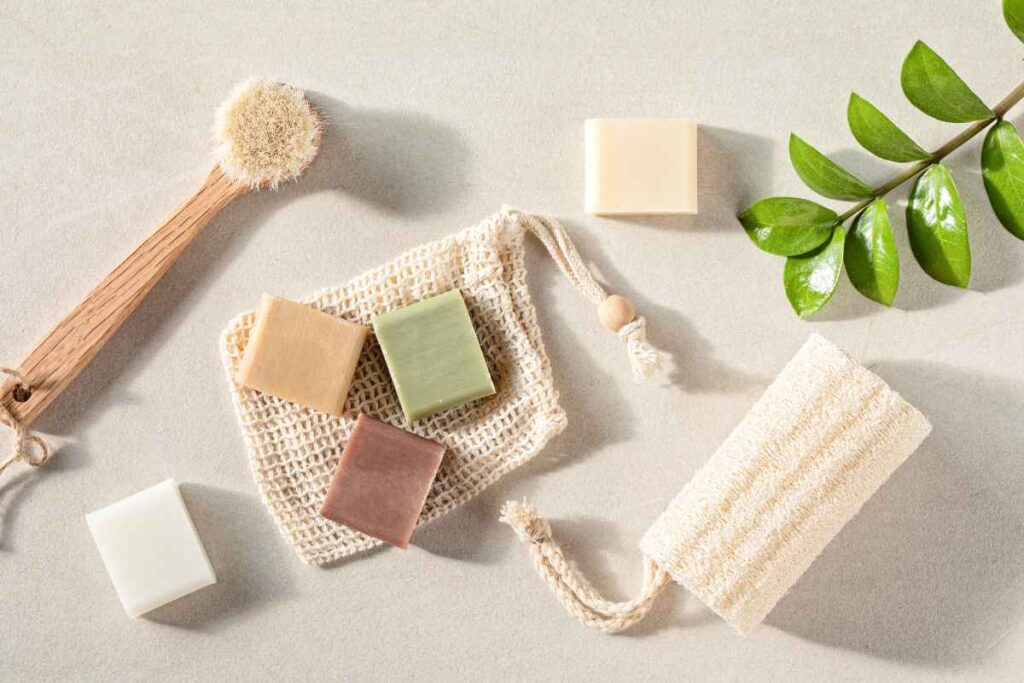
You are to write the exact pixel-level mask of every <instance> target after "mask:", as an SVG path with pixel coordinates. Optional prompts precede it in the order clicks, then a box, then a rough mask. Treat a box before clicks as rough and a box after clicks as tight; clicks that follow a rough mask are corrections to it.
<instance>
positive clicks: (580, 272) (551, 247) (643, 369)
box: [503, 206, 671, 382]
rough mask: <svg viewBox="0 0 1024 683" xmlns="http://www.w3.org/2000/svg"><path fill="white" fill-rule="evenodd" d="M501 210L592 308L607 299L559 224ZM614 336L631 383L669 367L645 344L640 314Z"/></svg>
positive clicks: (663, 357) (660, 353) (665, 358)
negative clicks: (529, 235) (622, 345)
mask: <svg viewBox="0 0 1024 683" xmlns="http://www.w3.org/2000/svg"><path fill="white" fill-rule="evenodd" d="M503 210H504V211H505V212H506V213H508V214H510V215H511V216H512V218H513V220H516V221H519V222H520V224H521V225H522V226H523V227H524V228H526V229H527V230H529V231H530V232H531V233H533V235H534V236H535V237H536V238H537V239H538V240H540V242H541V244H543V245H544V248H545V249H547V252H548V254H549V255H550V256H551V258H552V259H553V260H554V262H555V264H556V265H557V266H558V268H559V269H560V270H561V271H562V273H563V274H564V275H565V277H566V278H567V279H568V280H569V282H570V283H572V286H573V287H574V288H575V289H576V291H578V292H579V293H580V294H582V295H583V296H584V298H586V299H589V300H590V302H591V303H593V304H594V305H595V306H600V305H601V303H602V302H603V301H604V300H605V299H607V298H608V293H607V292H606V291H605V289H604V287H602V286H601V284H600V283H599V282H598V281H597V279H596V278H594V274H593V273H591V272H590V268H588V267H587V265H586V263H584V262H583V258H582V257H581V256H580V254H579V252H578V251H577V250H576V245H574V244H573V243H572V239H570V237H569V233H568V232H566V230H565V228H564V227H562V225H561V223H559V222H558V221H556V220H555V219H554V218H551V217H549V216H542V215H540V214H528V213H523V212H521V211H518V210H517V209H514V208H512V207H510V206H505V207H504V208H503ZM618 335H619V339H620V340H621V341H622V342H623V343H625V345H626V355H627V356H629V365H630V368H631V369H632V371H633V379H634V380H636V381H638V382H639V381H640V380H642V379H647V378H649V377H651V376H652V375H654V374H655V372H657V371H658V370H659V369H661V368H663V367H665V366H666V365H668V364H669V362H670V360H671V357H670V356H669V354H667V353H665V352H664V351H659V350H658V349H657V348H655V347H654V346H653V345H652V344H651V343H650V342H649V341H647V321H646V320H645V319H644V317H643V316H642V315H641V316H636V317H634V318H633V319H632V320H631V321H630V322H628V323H626V324H625V325H624V326H623V327H622V328H620V329H619V331H618Z"/></svg>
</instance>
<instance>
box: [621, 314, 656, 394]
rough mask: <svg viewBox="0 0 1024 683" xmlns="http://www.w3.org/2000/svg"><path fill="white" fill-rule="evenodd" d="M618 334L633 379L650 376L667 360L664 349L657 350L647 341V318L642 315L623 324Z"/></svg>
mask: <svg viewBox="0 0 1024 683" xmlns="http://www.w3.org/2000/svg"><path fill="white" fill-rule="evenodd" d="M618 334H619V339H621V340H622V341H623V343H625V345H626V353H627V354H628V355H629V365H630V367H631V368H632V370H633V379H635V380H638V381H639V380H641V379H647V378H649V377H651V376H652V375H654V373H655V372H657V371H658V369H659V368H661V367H662V366H663V365H664V364H665V363H666V361H667V360H668V355H667V354H666V353H665V352H664V351H659V350H658V349H656V348H654V346H652V345H651V343H650V342H649V341H647V320H646V318H644V317H643V316H642V315H638V316H637V317H635V318H633V320H632V321H631V322H628V323H626V324H625V325H623V326H622V328H621V329H620V330H619V332H618Z"/></svg>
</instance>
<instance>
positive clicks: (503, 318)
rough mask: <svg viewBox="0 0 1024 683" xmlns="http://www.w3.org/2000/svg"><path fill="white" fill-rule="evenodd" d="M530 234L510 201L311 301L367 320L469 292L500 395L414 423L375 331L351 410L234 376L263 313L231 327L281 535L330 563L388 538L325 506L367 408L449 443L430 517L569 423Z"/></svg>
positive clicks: (252, 441) (261, 478)
mask: <svg viewBox="0 0 1024 683" xmlns="http://www.w3.org/2000/svg"><path fill="white" fill-rule="evenodd" d="M526 232H527V231H526V229H525V228H524V227H523V224H522V221H521V220H519V219H518V217H517V216H516V215H515V213H514V212H508V211H502V212H500V213H498V214H495V215H494V216H492V217H491V218H489V219H487V220H485V221H483V222H482V223H480V224H479V225H476V226H473V227H470V228H467V229H465V230H462V231H461V232H459V233H457V234H455V235H452V236H450V237H447V238H445V239H442V240H439V241H437V242H433V243H430V244H426V245H423V246H421V247H418V248H416V249H413V250H410V251H408V252H406V253H404V254H402V255H401V256H399V257H398V258H396V259H394V260H393V261H391V262H390V263H387V264H386V265H384V266H381V267H380V268H377V269H375V270H371V271H369V272H367V273H364V274H363V275H360V276H359V277H356V278H355V279H353V280H351V281H350V282H348V283H347V284H345V285H342V286H341V287H337V288H335V289H330V290H327V291H324V292H321V293H320V294H318V295H317V296H314V297H313V298H311V299H308V300H307V301H308V303H310V304H312V305H313V306H315V307H316V308H318V309H320V310H322V311H324V312H325V313H328V314H330V315H334V316H337V317H339V318H342V319H344V320H348V321H351V322H355V323H359V324H361V325H366V326H369V325H370V321H371V319H372V318H373V316H374V315H377V314H380V313H386V312H388V311H393V310H395V309H398V308H401V307H403V306H407V305H409V304H411V303H414V302H416V301H420V300H422V299H426V298H428V297H431V296H434V295H436V294H440V293H442V292H445V291H448V290H450V289H452V288H456V287H457V288H458V289H459V290H460V291H461V292H462V295H463V297H464V298H465V300H466V304H467V306H468V308H469V312H470V316H471V317H472V319H473V324H474V326H475V328H476V332H477V337H478V338H479V340H480V344H481V346H482V348H483V351H484V357H485V358H487V361H488V364H489V369H490V372H491V376H492V378H493V379H494V383H495V387H496V389H497V394H496V395H495V396H492V397H490V398H487V399H483V400H480V401H476V402H473V403H470V404H468V405H464V406H461V407H459V408H455V409H453V410H449V411H446V412H444V413H440V414H438V415H435V416H433V417H430V418H427V419H425V420H420V421H417V422H415V423H414V424H412V425H409V424H408V423H407V422H406V421H405V418H404V417H403V415H402V410H401V407H400V406H399V404H398V398H397V396H396V395H395V391H394V388H393V387H392V385H391V380H390V379H389V377H388V372H387V367H386V366H385V364H384V358H383V356H382V354H381V351H380V347H379V346H378V345H377V343H376V340H375V339H374V338H373V337H372V336H371V338H370V339H368V340H367V343H366V346H365V347H364V349H363V355H362V357H361V359H360V362H359V366H358V368H357V369H356V374H355V377H354V379H353V382H352V387H351V389H350V392H349V397H348V402H347V403H346V413H345V416H344V417H331V416H330V415H326V414H324V413H321V412H318V411H315V410H311V409H308V408H304V407H302V406H299V405H296V404H294V403H289V402H287V401H284V400H281V399H277V398H274V397H272V396H268V395H265V394H261V393H260V392H257V391H253V390H250V389H246V388H245V387H242V386H240V385H238V384H236V383H235V381H234V375H235V371H236V370H237V368H238V365H239V363H240V362H241V359H242V354H243V352H244V350H245V346H246V343H247V341H248V339H249V334H250V332H251V330H252V326H253V323H254V322H255V316H256V314H255V311H250V312H248V313H245V314H243V315H241V316H240V317H238V318H237V319H236V320H235V321H233V322H232V323H231V324H230V326H229V327H228V328H227V330H226V331H225V333H224V335H223V339H222V351H223V357H224V363H225V367H226V369H227V373H228V379H229V383H230V386H231V391H232V394H233V398H234V403H235V408H236V411H237V414H238V420H239V423H240V425H241V430H242V436H243V438H244V441H245V444H246V447H247V450H248V454H249V461H250V464H251V466H252V471H253V476H254V477H255V479H256V484H257V486H258V487H259V490H260V493H261V496H262V498H263V502H264V503H265V504H266V506H267V508H268V509H269V511H270V513H271V515H273V517H274V519H275V520H276V522H277V525H278V528H279V529H280V531H281V533H282V534H283V535H284V537H285V538H286V539H287V540H288V541H289V543H291V544H292V545H293V546H294V547H295V549H296V550H297V551H298V553H299V555H300V557H301V558H302V559H303V560H304V561H305V562H307V563H309V564H312V565H323V564H326V563H328V562H331V561H333V560H337V559H339V558H342V557H345V556H348V555H351V554H353V553H356V552H358V551H361V550H366V549H368V548H372V547H374V546H377V545H380V543H381V542H380V541H378V540H377V539H375V538H372V537H370V536H366V535H364V534H361V533H359V532H357V531H353V530H352V529H349V528H347V527H345V526H343V525H340V524H336V523H334V522H331V521H328V520H326V519H324V518H322V517H321V516H320V515H319V514H318V511H319V509H320V505H321V504H322V503H323V500H324V496H325V495H326V493H327V489H328V487H329V486H330V483H331V477H332V476H333V474H334V471H335V470H336V469H337V467H338V462H339V460H340V458H341V451H342V448H343V447H344V445H345V443H346V442H347V441H348V438H349V436H350V435H351V433H352V428H353V427H354V425H355V417H356V415H357V414H358V413H360V412H363V413H366V414H367V415H371V416H373V417H376V418H378V419H381V420H383V421H385V422H388V423H390V424H392V425H395V426H397V427H401V428H402V429H407V430H409V431H411V432H413V433H415V434H419V435H421V436H424V437H426V438H428V439H433V440H435V441H440V442H442V443H444V444H445V446H446V447H447V451H446V453H445V456H444V460H443V461H442V463H441V469H440V471H439V472H438V475H437V478H436V479H435V481H434V484H433V487H432V488H431V490H430V493H429V495H428V496H427V501H426V505H425V506H424V508H423V513H422V514H421V516H420V523H423V522H426V521H428V520H431V519H434V518H436V517H438V516H440V515H442V514H444V513H445V512H447V511H449V510H451V509H453V508H454V507H456V506H457V505H460V504H461V503H464V502H466V501H468V500H470V499H471V498H473V497H474V496H476V495H477V494H479V493H480V492H481V491H483V490H484V489H485V488H486V487H487V486H489V485H490V484H493V483H494V482H495V481H497V480H498V479H500V478H501V477H502V476H503V475H505V474H506V473H508V472H510V471H511V470H513V469H515V468H516V467H518V466H519V465H522V464H523V463H525V462H526V461H528V460H530V459H531V458H533V457H534V456H535V455H536V454H537V453H538V452H540V450H541V449H542V448H543V447H544V445H545V444H546V443H547V442H548V440H550V439H551V438H552V437H553V436H555V435H556V434H558V433H559V432H561V431H562V430H563V429H564V428H565V425H566V417H565V413H564V412H563V411H562V409H561V407H560V406H559V404H558V394H557V392H556V391H555V387H554V383H553V381H552V377H551V367H550V364H549V362H548V358H547V355H546V354H545V352H544V346H543V343H542V341H541V335H540V328H539V327H538V325H537V318H536V312H535V310H534V307H533V304H532V303H531V301H530V295H529V292H528V291H527V287H526V266H525V263H524V250H523V239H524V236H525V234H526ZM414 538H415V537H414Z"/></svg>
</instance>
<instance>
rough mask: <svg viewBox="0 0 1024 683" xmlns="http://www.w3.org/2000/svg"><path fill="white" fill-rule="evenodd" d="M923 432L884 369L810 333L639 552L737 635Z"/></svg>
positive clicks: (926, 427)
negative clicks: (875, 369)
mask: <svg viewBox="0 0 1024 683" xmlns="http://www.w3.org/2000/svg"><path fill="white" fill-rule="evenodd" d="M930 431H931V425H930V424H929V423H928V420H927V419H926V418H925V417H924V415H922V414H921V413H920V412H919V411H918V410H917V409H916V408H914V407H913V406H912V405H910V404H909V403H907V402H906V401H905V400H904V399H903V398H902V397H901V396H900V395H899V394H898V393H896V392H895V391H893V390H892V389H891V388H889V386H888V385H887V384H886V383H885V382H884V381H883V380H882V379H881V378H880V377H878V376H877V375H875V374H874V373H873V372H871V371H870V370H868V369H866V368H864V367H863V366H861V365H860V364H858V363H857V362H856V361H854V360H853V359H852V358H850V357H849V356H847V355H846V354H845V353H844V352H843V351H842V350H841V349H839V347H837V346H835V345H834V344H832V343H831V342H829V341H828V340H826V339H824V338H823V337H820V336H818V335H812V336H811V338H810V339H809V340H808V341H807V343H806V344H804V346H803V348H801V349H800V351H799V353H797V354H796V356H794V357H793V359H792V360H791V361H790V362H789V363H788V364H787V365H786V367H785V368H784V369H783V370H782V372H781V373H780V374H779V376H778V377H777V378H776V379H775V381H774V382H773V383H772V384H771V386H770V387H768V389H767V390H766V391H765V393H764V394H763V395H762V396H761V398H760V399H759V400H758V402H757V403H756V404H755V405H754V407H753V408H751V410H750V412H749V413H747V416H746V417H744V418H743V421H742V422H741V423H740V424H739V426H737V427H736V429H735V430H734V431H733V432H732V434H730V435H729V438H727V439H726V440H725V442H724V443H723V444H722V445H721V446H720V447H719V448H718V450H717V451H716V452H715V454H714V455H713V456H712V457H711V459H710V460H708V461H707V462H706V463H705V464H704V466H703V467H701V468H700V470H698V471H697V473H696V474H695V475H694V477H693V479H691V480H690V481H689V482H688V483H687V484H686V486H684V487H683V489H682V490H681V491H680V492H679V494H678V495H677V496H676V497H675V499H674V500H673V501H672V503H671V504H670V505H669V506H668V509H666V510H665V512H663V513H662V514H661V516H659V517H658V519H657V520H656V521H655V522H654V524H653V525H652V526H651V528H650V529H649V530H648V531H647V533H646V534H645V535H644V537H643V540H642V541H641V543H640V548H641V549H642V550H643V553H644V555H645V556H646V557H647V558H649V559H650V560H653V561H654V562H655V563H657V565H658V566H659V567H660V568H661V569H662V570H663V571H665V572H667V573H668V574H669V575H670V576H671V577H672V579H673V580H674V581H676V582H677V583H679V584H681V585H682V586H684V587H686V588H687V590H689V591H690V592H691V593H693V594H694V595H695V596H697V597H698V598H699V599H700V600H701V601H702V602H704V604H706V605H707V606H708V607H710V608H711V609H712V610H714V611H715V612H716V613H717V614H719V615H720V616H721V617H722V618H723V619H725V621H726V622H728V623H729V625H731V626H732V627H733V628H734V629H736V631H738V632H739V633H741V634H745V633H747V632H749V631H750V630H751V629H752V628H754V627H755V626H756V625H757V624H759V623H761V621H762V620H763V619H764V618H765V616H767V614H768V613H769V612H770V611H771V610H772V608H773V607H774V606H775V604H776V603H777V602H778V601H779V600H780V599H781V598H782V596H783V595H785V593H786V591H788V590H789V589H790V587H791V586H792V585H793V584H794V583H796V581H797V579H799V578H800V576H801V575H802V574H803V573H804V571H805V570H806V569H807V568H808V567H809V566H810V565H811V563H812V562H814V559H815V558H816V557H817V556H818V555H819V554H820V553H821V551H822V550H824V549H825V546H826V545H828V543H829V541H831V540H832V538H833V537H835V536H836V534H838V533H839V531H840V530H841V529H842V528H843V526H844V525H845V524H846V523H847V522H848V521H850V519H852V518H853V516H854V515H856V514H857V512H858V511H859V510H860V508H861V506H862V505H863V504H864V503H865V502H867V500H868V499H869V498H870V497H871V496H872V495H874V493H875V491H877V490H878V488H879V487H880V486H881V485H882V484H884V483H885V481H886V480H887V479H888V478H889V477H890V475H892V473H893V472H894V471H895V470H896V468H897V467H899V466H900V465H901V464H902V463H903V461H905V460H906V459H907V458H908V457H909V456H910V454H911V453H913V452H914V451H915V450H916V449H917V447H918V446H919V445H920V444H921V442H922V441H923V440H924V439H925V437H926V436H927V435H928V433H929V432H930Z"/></svg>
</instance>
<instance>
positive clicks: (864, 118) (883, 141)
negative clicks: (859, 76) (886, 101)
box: [846, 93, 931, 162]
mask: <svg viewBox="0 0 1024 683" xmlns="http://www.w3.org/2000/svg"><path fill="white" fill-rule="evenodd" d="M846 119H847V121H849V122H850V131H851V132H853V137H855V138H857V142H859V143H860V144H861V147H863V148H864V149H866V150H867V151H869V152H871V153H872V154H874V155H875V156H877V157H881V158H882V159H887V160H889V161H898V162H907V161H920V160H921V159H928V158H930V157H931V154H929V153H928V152H926V151H925V150H923V149H921V146H920V145H918V144H917V143H916V142H914V141H913V140H912V139H911V137H910V136H909V135H907V134H906V133H904V132H903V131H902V130H900V129H899V127H898V126H897V125H896V124H895V123H893V122H892V120H890V119H889V117H888V116H886V115H885V114H883V113H882V112H880V111H878V108H877V107H875V105H873V104H871V103H870V102H868V101H867V100H865V99H864V98H863V97H861V96H860V95H858V94H857V93H852V94H851V95H850V104H849V105H847V107H846Z"/></svg>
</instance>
